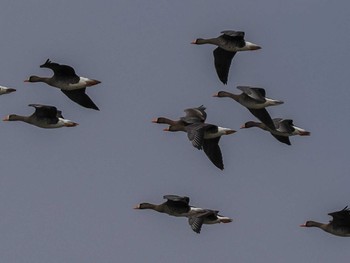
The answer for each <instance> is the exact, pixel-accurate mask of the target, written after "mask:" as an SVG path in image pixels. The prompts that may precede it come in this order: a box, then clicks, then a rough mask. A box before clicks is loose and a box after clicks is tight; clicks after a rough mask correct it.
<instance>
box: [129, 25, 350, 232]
mask: <svg viewBox="0 0 350 263" xmlns="http://www.w3.org/2000/svg"><path fill="white" fill-rule="evenodd" d="M221 33H222V35H220V36H219V37H216V38H210V39H203V38H198V39H196V40H194V41H193V42H191V43H192V44H196V45H202V44H211V45H215V46H217V48H216V49H215V50H214V52H213V54H214V65H215V69H216V73H217V75H218V77H219V79H220V81H221V82H222V83H223V84H227V82H228V75H229V69H230V65H231V62H232V59H233V57H234V56H235V54H236V53H237V52H238V51H252V50H259V49H261V47H260V46H258V45H256V44H253V43H251V42H248V41H245V39H244V35H245V34H244V32H242V31H232V30H227V31H222V32H221ZM237 89H239V90H240V91H241V92H242V93H241V94H233V93H231V92H228V91H219V92H218V93H216V94H214V97H218V98H225V97H227V98H231V99H233V100H235V101H236V102H238V103H239V104H241V105H242V106H244V107H245V108H247V109H248V110H249V111H250V112H251V113H252V114H253V115H254V116H255V117H256V118H257V119H258V120H260V122H255V121H248V122H246V123H245V124H243V125H242V126H241V128H242V129H244V128H251V127H258V128H260V129H262V130H265V131H268V132H270V133H271V135H272V136H273V137H274V138H276V139H277V140H278V141H279V142H281V143H284V144H287V145H291V143H290V139H289V137H290V136H294V135H300V136H309V135H310V132H309V131H307V130H304V129H302V128H299V127H297V126H295V125H294V123H293V120H291V119H283V118H273V119H272V118H271V116H270V114H269V113H268V111H267V110H266V108H267V107H269V106H277V105H280V104H283V101H281V100H276V99H271V98H267V97H266V91H265V89H263V88H260V87H250V86H238V87H237ZM206 117H207V114H206V112H205V107H204V106H203V105H201V106H199V107H197V108H189V109H185V116H183V117H180V118H179V119H178V120H171V119H169V118H166V117H158V118H155V119H153V120H152V122H153V123H159V124H167V125H168V128H165V129H164V131H171V132H176V131H182V132H185V133H187V137H188V139H189V140H190V142H191V143H192V145H193V146H194V147H195V148H197V149H199V150H203V151H204V153H205V154H206V155H207V157H208V158H209V160H210V161H211V162H212V163H213V164H214V165H215V166H216V167H217V168H219V169H221V170H223V169H224V164H223V158H222V153H221V150H220V147H219V141H220V138H221V136H222V135H229V134H233V133H235V132H236V131H235V130H232V129H229V128H223V127H220V126H217V125H214V124H208V123H206V122H205V121H206ZM164 199H166V200H167V201H166V202H164V203H162V204H159V205H155V204H150V203H141V204H139V205H137V206H135V209H152V210H155V211H157V212H160V213H166V214H168V215H171V216H177V217H187V218H188V222H189V224H190V226H191V228H192V229H193V231H195V232H196V233H200V231H201V227H202V225H203V224H216V223H230V222H232V219H231V218H229V217H226V216H222V215H219V214H218V211H216V210H211V209H203V208H198V207H193V206H190V205H189V197H186V196H184V197H181V196H177V195H165V196H164ZM329 215H330V216H332V218H333V220H332V221H330V223H328V224H322V223H319V222H315V221H307V222H306V223H305V224H303V225H301V226H302V227H318V228H321V229H323V230H324V231H326V232H329V233H331V234H334V235H337V236H350V211H349V210H348V209H347V207H345V208H344V209H343V210H341V211H337V212H333V213H329Z"/></svg>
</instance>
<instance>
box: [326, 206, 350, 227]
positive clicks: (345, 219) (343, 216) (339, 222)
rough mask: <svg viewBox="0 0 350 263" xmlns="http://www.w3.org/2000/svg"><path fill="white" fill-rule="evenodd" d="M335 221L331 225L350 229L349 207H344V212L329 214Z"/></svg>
mask: <svg viewBox="0 0 350 263" xmlns="http://www.w3.org/2000/svg"><path fill="white" fill-rule="evenodd" d="M328 215H330V216H331V217H333V220H332V221H331V224H332V225H333V226H336V227H350V211H349V209H348V207H347V206H346V207H344V209H343V210H340V211H337V212H333V213H329V214H328Z"/></svg>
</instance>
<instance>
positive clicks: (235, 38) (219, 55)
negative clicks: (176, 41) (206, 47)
mask: <svg viewBox="0 0 350 263" xmlns="http://www.w3.org/2000/svg"><path fill="white" fill-rule="evenodd" d="M221 33H222V35H221V36H219V37H216V38H209V39H203V38H197V39H196V40H194V41H192V42H191V44H197V45H202V44H212V45H215V46H218V47H217V48H216V49H215V50H214V52H213V53H214V62H215V69H216V73H217V74H218V77H219V79H220V80H221V82H222V83H224V84H227V79H228V73H229V69H230V65H231V61H232V59H233V57H234V56H235V55H236V53H237V51H246V50H257V49H261V47H260V46H258V45H255V44H253V43H250V42H248V41H245V40H244V32H242V31H233V30H226V31H222V32H221Z"/></svg>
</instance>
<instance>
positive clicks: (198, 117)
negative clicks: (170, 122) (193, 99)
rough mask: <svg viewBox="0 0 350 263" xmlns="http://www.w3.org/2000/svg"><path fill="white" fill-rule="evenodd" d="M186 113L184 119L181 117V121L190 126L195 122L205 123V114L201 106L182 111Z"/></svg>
mask: <svg viewBox="0 0 350 263" xmlns="http://www.w3.org/2000/svg"><path fill="white" fill-rule="evenodd" d="M184 111H185V113H186V116H185V117H182V118H181V120H182V121H184V122H186V123H188V124H191V123H197V122H205V120H206V118H207V113H206V112H205V107H204V106H203V105H201V106H199V107H198V108H189V109H185V110H184Z"/></svg>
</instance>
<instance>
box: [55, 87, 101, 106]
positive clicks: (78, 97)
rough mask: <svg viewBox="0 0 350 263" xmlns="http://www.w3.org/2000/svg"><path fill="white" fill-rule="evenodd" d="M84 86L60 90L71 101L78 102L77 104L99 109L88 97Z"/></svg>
mask: <svg viewBox="0 0 350 263" xmlns="http://www.w3.org/2000/svg"><path fill="white" fill-rule="evenodd" d="M85 90H86V88H82V89H75V90H63V89H61V91H62V92H63V93H64V94H65V95H66V96H67V97H68V98H70V99H71V100H72V101H74V102H76V103H78V104H79V105H81V106H83V107H85V108H90V109H94V110H99V108H98V107H97V106H96V104H95V103H94V102H93V101H92V100H91V99H90V97H89V96H88V95H87V94H86V93H85Z"/></svg>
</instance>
